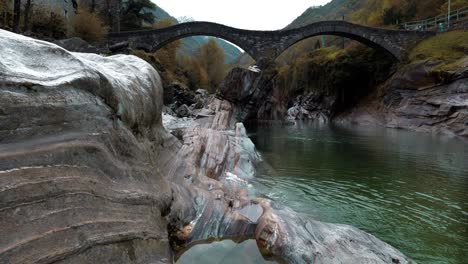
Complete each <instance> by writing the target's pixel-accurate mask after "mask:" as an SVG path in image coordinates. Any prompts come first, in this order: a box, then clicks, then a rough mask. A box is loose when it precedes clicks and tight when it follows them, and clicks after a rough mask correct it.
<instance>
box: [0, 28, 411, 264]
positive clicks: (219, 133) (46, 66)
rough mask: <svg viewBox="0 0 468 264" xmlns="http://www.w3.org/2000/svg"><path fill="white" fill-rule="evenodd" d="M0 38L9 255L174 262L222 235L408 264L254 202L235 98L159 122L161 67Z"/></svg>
mask: <svg viewBox="0 0 468 264" xmlns="http://www.w3.org/2000/svg"><path fill="white" fill-rule="evenodd" d="M0 47H1V49H0V58H2V59H1V60H0V175H1V177H0V233H1V234H2V236H0V263H22V264H23V263H172V262H173V254H174V253H176V254H178V253H180V252H181V250H184V249H185V248H186V247H187V246H189V245H190V244H191V243H192V242H199V241H205V240H207V239H215V238H216V239H222V238H232V239H236V240H242V239H247V238H255V239H256V240H257V243H258V244H259V246H260V247H261V248H262V249H263V251H264V252H265V254H271V255H273V256H276V257H280V258H281V259H282V260H285V261H287V262H290V263H362V262H371V263H391V262H394V263H409V262H410V260H409V259H408V258H406V257H405V256H404V255H402V254H401V253H400V252H398V251H397V250H395V249H394V248H392V247H391V246H389V245H388V244H386V243H384V242H381V241H379V240H378V239H377V238H375V237H373V236H371V235H369V234H366V233H365V232H363V231H360V230H358V229H355V228H352V227H349V226H343V225H335V224H324V223H320V222H316V221H313V220H311V219H307V217H305V216H301V215H297V214H296V213H294V212H293V211H291V210H290V209H288V208H280V207H278V206H277V205H275V204H274V203H273V202H271V201H268V200H265V199H259V198H255V197H250V196H249V193H250V192H249V185H248V180H249V179H250V178H251V177H253V176H254V173H255V163H256V162H258V161H259V160H260V156H259V155H258V153H257V152H256V151H255V146H254V145H253V143H252V142H251V141H250V139H249V138H248V137H247V135H246V132H245V129H244V127H243V125H242V123H237V122H236V119H235V117H236V114H235V110H234V107H233V105H232V104H231V103H229V102H228V101H225V100H220V99H216V98H211V99H207V100H209V102H208V103H207V106H206V107H205V109H202V110H200V112H203V113H209V114H206V115H203V116H202V118H199V119H196V120H195V119H187V118H183V119H178V118H175V117H169V116H168V115H164V120H162V115H161V112H162V107H163V106H162V98H163V94H162V86H161V81H160V78H159V75H158V74H157V72H156V71H155V70H154V69H153V68H152V67H151V66H150V65H149V64H147V63H146V62H144V61H142V60H140V59H137V58H136V57H133V56H124V55H119V56H111V57H101V56H98V55H94V54H80V53H70V52H67V51H65V50H64V49H62V48H59V47H58V46H55V45H53V44H50V43H47V42H42V41H37V40H33V39H29V38H26V37H21V36H18V35H15V34H12V33H9V32H6V31H0ZM180 120H182V122H180ZM162 121H164V124H165V125H166V126H167V128H168V130H170V131H171V132H172V133H174V134H176V135H177V137H174V136H172V135H171V134H170V133H168V132H166V130H165V129H164V128H163V126H162V124H163V122H162ZM175 131H178V132H177V133H176V132H175Z"/></svg>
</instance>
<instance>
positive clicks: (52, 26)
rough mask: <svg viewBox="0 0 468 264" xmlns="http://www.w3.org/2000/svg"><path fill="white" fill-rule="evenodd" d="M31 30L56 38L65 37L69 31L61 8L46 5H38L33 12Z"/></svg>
mask: <svg viewBox="0 0 468 264" xmlns="http://www.w3.org/2000/svg"><path fill="white" fill-rule="evenodd" d="M31 30H32V31H33V32H35V33H37V34H39V35H42V36H47V37H51V38H56V39H58V38H63V37H65V36H66V33H67V27H66V22H65V18H64V17H63V16H61V15H60V11H59V9H58V8H46V7H44V6H37V7H35V8H34V9H33V11H32V12H31Z"/></svg>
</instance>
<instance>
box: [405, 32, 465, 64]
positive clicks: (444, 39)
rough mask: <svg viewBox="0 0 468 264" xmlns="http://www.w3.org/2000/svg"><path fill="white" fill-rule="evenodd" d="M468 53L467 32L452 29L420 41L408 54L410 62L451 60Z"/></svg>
mask: <svg viewBox="0 0 468 264" xmlns="http://www.w3.org/2000/svg"><path fill="white" fill-rule="evenodd" d="M466 55H468V32H464V31H452V32H447V33H444V34H439V35H437V36H434V37H432V38H429V39H427V40H424V41H422V42H420V43H419V44H418V45H417V46H416V47H415V48H413V50H412V51H411V52H410V54H409V59H410V61H411V62H414V61H418V60H445V61H447V62H453V61H455V60H457V59H459V58H461V57H464V56H466Z"/></svg>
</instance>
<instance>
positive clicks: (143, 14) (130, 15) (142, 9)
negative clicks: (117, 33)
mask: <svg viewBox="0 0 468 264" xmlns="http://www.w3.org/2000/svg"><path fill="white" fill-rule="evenodd" d="M155 8H156V5H155V4H154V3H153V2H151V1H150V0H128V1H125V2H123V3H122V12H121V14H122V18H121V27H122V30H136V29H141V28H142V27H145V24H147V25H153V23H154V22H155V18H154V15H153V13H152V12H150V11H149V9H155Z"/></svg>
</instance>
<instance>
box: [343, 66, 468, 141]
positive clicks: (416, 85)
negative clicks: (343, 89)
mask: <svg viewBox="0 0 468 264" xmlns="http://www.w3.org/2000/svg"><path fill="white" fill-rule="evenodd" d="M440 64H441V62H437V61H436V62H419V63H414V64H410V65H407V66H405V67H402V68H401V69H399V70H398V71H397V72H396V73H395V74H394V75H393V76H392V77H391V78H390V79H389V80H387V81H386V82H385V83H384V84H382V85H381V86H379V87H378V89H377V90H376V91H375V92H374V93H373V94H371V95H370V96H369V97H368V98H367V99H366V100H364V101H363V102H362V103H360V104H359V105H358V106H357V107H356V108H354V109H352V111H350V112H347V113H344V114H342V115H341V116H339V117H337V118H336V120H335V121H336V122H342V123H356V124H367V125H369V124H372V125H376V124H377V125H381V126H386V127H391V128H404V129H411V130H416V131H423V132H430V133H440V134H448V135H452V136H461V137H468V58H465V59H461V60H460V61H458V64H459V65H458V66H457V67H455V68H454V69H451V70H444V69H443V68H440V69H438V66H439V65H440Z"/></svg>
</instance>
